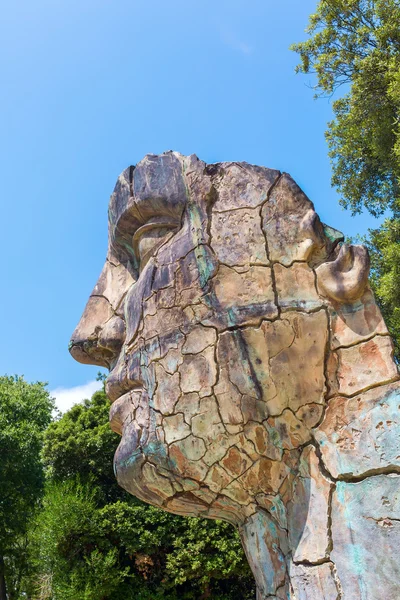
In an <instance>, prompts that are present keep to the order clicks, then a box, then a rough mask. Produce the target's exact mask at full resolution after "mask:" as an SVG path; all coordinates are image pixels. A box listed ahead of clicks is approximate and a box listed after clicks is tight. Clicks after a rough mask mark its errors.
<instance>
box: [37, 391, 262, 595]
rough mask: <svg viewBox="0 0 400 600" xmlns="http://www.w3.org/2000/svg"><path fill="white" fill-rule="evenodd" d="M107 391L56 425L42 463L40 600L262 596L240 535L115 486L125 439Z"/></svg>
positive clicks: (49, 434) (49, 432)
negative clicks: (115, 427)
mask: <svg viewBox="0 0 400 600" xmlns="http://www.w3.org/2000/svg"><path fill="white" fill-rule="evenodd" d="M108 413H109V402H108V400H107V398H106V396H105V393H104V392H103V391H99V392H95V394H94V395H93V397H92V399H91V400H90V401H89V400H88V401H85V402H84V403H83V404H80V405H77V406H74V407H73V408H72V409H71V410H69V411H68V412H67V413H66V414H65V415H63V416H62V418H61V419H60V420H58V421H55V422H53V423H51V425H50V426H49V428H48V430H47V432H46V436H45V444H44V450H43V458H44V462H45V465H46V470H47V476H48V483H47V488H46V494H45V497H44V500H43V510H42V511H41V512H40V513H39V514H38V515H37V518H36V520H35V522H34V523H33V524H32V527H31V532H32V533H31V537H32V553H31V557H32V563H33V566H34V571H35V572H34V574H33V575H32V576H30V577H29V578H27V579H26V581H25V592H26V594H27V595H28V597H33V598H35V600H67V599H68V600H161V599H162V600H178V599H179V600H189V599H195V598H196V599H202V598H204V599H205V598H214V599H215V600H231V599H233V598H235V597H240V598H242V599H243V600H246V599H247V598H253V597H254V594H255V590H254V580H253V577H252V575H251V573H250V570H249V567H248V565H247V562H246V559H245V557H244V553H243V551H242V548H241V544H240V540H239V537H238V535H237V532H236V531H235V529H234V528H233V527H231V526H230V525H228V524H226V523H223V522H222V521H217V522H215V521H208V520H203V519H194V518H193V519H187V518H183V517H178V516H175V515H171V514H169V513H166V512H165V511H162V510H160V509H158V508H155V507H153V506H149V505H147V504H144V503H143V502H141V501H140V500H137V499H136V498H134V497H133V496H130V495H129V494H128V493H127V492H125V491H124V490H122V489H121V488H120V487H119V486H118V485H117V483H116V480H115V477H114V475H113V472H112V459H113V455H114V452H115V449H116V446H117V444H118V440H119V438H118V436H117V435H116V434H115V433H113V432H112V431H111V429H110V427H109V424H108Z"/></svg>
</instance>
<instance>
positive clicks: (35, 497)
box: [0, 376, 53, 599]
mask: <svg viewBox="0 0 400 600" xmlns="http://www.w3.org/2000/svg"><path fill="white" fill-rule="evenodd" d="M52 409H53V401H52V399H51V398H50V397H49V393H48V392H47V391H46V389H45V385H44V384H43V383H27V382H26V381H25V380H24V379H23V378H22V377H7V376H3V377H0V456H1V461H0V489H1V493H0V558H1V562H2V561H3V560H4V563H5V579H6V581H7V587H8V596H9V598H10V599H12V598H16V597H17V594H18V590H19V585H20V580H21V577H22V576H23V574H24V573H25V572H26V571H27V569H28V564H27V546H28V540H27V528H28V524H29V521H30V519H31V518H32V517H33V515H34V512H35V510H36V509H37V507H38V506H39V501H40V498H41V495H42V491H43V485H44V472H43V465H42V463H41V460H40V452H41V447H42V440H43V432H44V430H45V428H46V427H47V425H48V424H49V422H50V420H51V412H52ZM1 575H2V574H1V573H0V577H1Z"/></svg>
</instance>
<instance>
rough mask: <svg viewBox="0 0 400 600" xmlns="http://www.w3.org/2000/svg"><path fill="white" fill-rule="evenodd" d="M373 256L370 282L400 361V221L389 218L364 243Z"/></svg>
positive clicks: (371, 231)
mask: <svg viewBox="0 0 400 600" xmlns="http://www.w3.org/2000/svg"><path fill="white" fill-rule="evenodd" d="M362 241H363V242H364V243H365V244H366V245H367V247H368V250H369V253H370V256H371V277H370V282H371V285H372V288H373V290H374V292H375V296H376V298H377V300H378V303H379V305H380V307H381V310H382V314H383V317H384V319H385V322H386V324H387V326H388V329H389V331H390V333H391V335H392V338H393V342H394V347H395V357H396V360H397V363H399V362H400V219H398V218H396V217H392V218H390V219H386V220H385V221H384V223H383V225H382V226H381V227H380V228H378V229H373V230H370V232H369V237H368V238H364V239H363V240H362Z"/></svg>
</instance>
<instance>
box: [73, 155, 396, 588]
mask: <svg viewBox="0 0 400 600" xmlns="http://www.w3.org/2000/svg"><path fill="white" fill-rule="evenodd" d="M368 269H369V259H368V254H367V252H366V250H365V249H364V248H362V247H360V246H355V247H354V246H350V245H348V244H343V236H342V234H340V233H339V232H337V231H336V230H334V229H332V228H330V227H328V226H326V225H323V224H322V223H321V222H320V220H319V218H318V215H317V214H316V212H315V210H314V206H313V204H312V203H311V202H310V200H309V199H308V198H307V197H306V196H305V194H304V193H303V192H302V191H301V190H300V188H299V187H298V186H297V184H296V183H295V182H294V181H293V180H292V179H291V178H290V176H289V175H287V174H283V175H282V174H281V173H279V172H278V171H274V170H270V169H266V168H263V167H257V166H254V165H249V164H247V163H217V164H214V165H206V164H205V163H204V162H202V161H200V160H199V159H198V158H197V157H196V156H194V155H192V156H189V157H184V156H181V155H180V154H178V153H175V152H168V153H165V154H163V155H160V156H155V155H148V156H146V157H145V158H144V159H143V161H141V162H140V163H139V164H138V165H137V166H136V167H135V168H134V167H131V168H129V169H127V170H126V171H124V172H123V173H122V175H121V176H120V177H119V179H118V181H117V185H116V187H115V190H114V193H113V195H112V197H111V201H110V211H109V250H108V256H107V259H106V263H105V266H104V269H103V271H102V273H101V275H100V278H99V280H98V282H97V284H96V286H95V288H94V290H93V293H92V295H91V296H90V298H89V301H88V304H87V307H86V309H85V311H84V313H83V316H82V318H81V321H80V323H79V325H78V327H77V328H76V330H75V332H74V334H73V336H72V340H71V353H72V355H73V356H74V357H75V358H76V359H77V360H79V361H80V362H83V363H89V364H95V365H101V366H105V367H107V368H109V369H110V374H109V376H108V378H107V381H106V391H107V394H108V396H109V398H110V401H111V402H112V406H111V410H110V423H111V427H112V428H113V429H114V431H116V432H117V433H119V434H120V435H121V442H120V444H119V446H118V448H117V450H116V454H115V460H114V466H115V472H116V476H117V479H118V481H119V483H120V485H121V486H122V487H124V488H125V489H127V490H128V491H129V492H130V493H132V494H134V495H135V496H137V497H139V498H141V499H142V500H144V501H146V502H149V503H151V504H153V505H156V506H160V507H162V508H164V509H165V510H168V511H171V512H175V513H177V514H181V515H189V516H204V517H209V518H213V519H224V520H226V521H228V522H229V523H232V524H234V525H236V526H238V527H239V531H240V535H241V539H242V542H243V546H244V548H245V551H246V554H247V556H248V559H249V563H250V566H251V568H252V570H253V573H254V575H255V578H256V582H257V588H258V592H257V593H258V596H257V598H258V600H288V599H290V600H358V599H359V600H381V599H382V600H383V599H385V600H398V599H399V598H400V573H399V567H398V556H399V552H400V542H399V527H398V524H399V522H400V506H399V498H400V493H399V477H400V441H399V440H400V427H399V425H400V424H399V417H398V415H399V414H400V391H399V389H400V384H399V382H398V377H399V376H398V371H397V367H396V364H395V362H394V361H393V346H392V342H391V340H390V337H389V335H388V332H387V329H386V326H385V324H384V322H383V319H382V316H381V314H380V311H379V308H378V307H377V305H376V303H375V300H374V297H373V295H372V292H371V291H370V289H369V287H368Z"/></svg>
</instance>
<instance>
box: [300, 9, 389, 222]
mask: <svg viewBox="0 0 400 600" xmlns="http://www.w3.org/2000/svg"><path fill="white" fill-rule="evenodd" d="M306 31H307V33H308V34H309V36H310V37H309V39H307V40H306V41H305V42H301V43H298V44H294V45H293V46H292V49H293V50H294V51H296V52H298V53H299V54H300V58H301V64H300V65H299V66H298V67H297V71H298V72H302V73H312V72H314V73H316V76H317V83H316V85H315V90H316V93H317V95H332V94H333V93H334V92H336V91H337V90H338V88H340V87H341V86H344V89H345V91H346V93H345V94H344V96H343V97H341V98H339V99H336V100H335V101H334V102H333V113H334V119H333V120H332V121H331V122H330V123H329V124H328V130H327V132H326V138H327V141H328V146H329V154H330V157H331V159H332V165H333V176H332V183H333V185H334V186H335V187H336V188H337V189H338V190H339V192H340V193H341V194H342V200H341V202H342V204H343V205H344V206H345V207H346V208H350V209H351V211H352V212H353V213H357V212H359V211H360V210H361V209H362V208H363V207H365V208H367V210H369V211H370V212H371V213H372V214H374V215H379V214H382V213H383V211H384V210H385V209H386V208H392V209H397V207H398V206H400V187H399V177H400V122H399V117H400V4H399V2H398V0H321V1H320V2H319V4H318V6H317V10H316V12H315V14H313V15H311V17H310V22H309V26H308V28H307V30H306Z"/></svg>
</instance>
